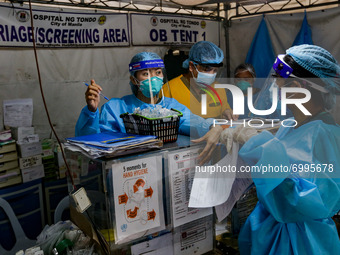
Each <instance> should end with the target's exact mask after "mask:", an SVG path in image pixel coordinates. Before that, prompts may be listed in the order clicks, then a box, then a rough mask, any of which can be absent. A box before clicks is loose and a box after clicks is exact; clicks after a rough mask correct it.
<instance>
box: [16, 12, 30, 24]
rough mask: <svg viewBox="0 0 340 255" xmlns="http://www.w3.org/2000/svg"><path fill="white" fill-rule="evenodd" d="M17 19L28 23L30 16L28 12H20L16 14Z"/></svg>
mask: <svg viewBox="0 0 340 255" xmlns="http://www.w3.org/2000/svg"><path fill="white" fill-rule="evenodd" d="M16 18H17V20H18V21H20V22H26V21H27V20H29V18H30V15H29V14H28V12H27V11H19V12H17V13H16Z"/></svg>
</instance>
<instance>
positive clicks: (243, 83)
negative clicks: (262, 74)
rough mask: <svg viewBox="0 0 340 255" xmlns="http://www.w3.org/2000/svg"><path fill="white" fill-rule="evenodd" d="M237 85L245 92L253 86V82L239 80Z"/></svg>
mask: <svg viewBox="0 0 340 255" xmlns="http://www.w3.org/2000/svg"><path fill="white" fill-rule="evenodd" d="M236 86H237V87H239V88H240V89H241V90H242V91H243V92H244V91H247V88H249V87H251V84H250V83H249V82H247V81H239V82H238V83H236Z"/></svg>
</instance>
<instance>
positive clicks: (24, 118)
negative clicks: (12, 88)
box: [3, 98, 33, 127]
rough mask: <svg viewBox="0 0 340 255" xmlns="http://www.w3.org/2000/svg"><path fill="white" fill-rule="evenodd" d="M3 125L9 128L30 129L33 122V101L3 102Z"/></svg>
mask: <svg viewBox="0 0 340 255" xmlns="http://www.w3.org/2000/svg"><path fill="white" fill-rule="evenodd" d="M3 111H4V125H5V126H9V127H31V126H32V120H33V99H32V98H26V99H13V100H4V101H3Z"/></svg>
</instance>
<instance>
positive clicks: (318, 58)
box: [286, 44, 340, 95]
mask: <svg viewBox="0 0 340 255" xmlns="http://www.w3.org/2000/svg"><path fill="white" fill-rule="evenodd" d="M286 53H287V54H288V55H290V56H292V58H293V59H294V60H295V62H296V63H298V64H299V65H300V66H301V67H303V68H304V69H306V70H308V71H309V72H311V73H312V74H314V75H316V76H317V77H319V78H321V79H322V81H323V82H324V83H325V89H326V90H328V91H329V92H330V93H333V94H337V95H340V79H339V78H340V66H339V64H338V62H337V61H336V60H335V58H334V57H333V56H332V55H331V54H330V53H329V52H328V51H327V50H325V49H323V48H321V47H319V46H315V45H309V44H302V45H298V46H294V47H291V48H289V49H288V50H287V51H286Z"/></svg>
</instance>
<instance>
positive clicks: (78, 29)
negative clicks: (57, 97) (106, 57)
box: [0, 4, 130, 47]
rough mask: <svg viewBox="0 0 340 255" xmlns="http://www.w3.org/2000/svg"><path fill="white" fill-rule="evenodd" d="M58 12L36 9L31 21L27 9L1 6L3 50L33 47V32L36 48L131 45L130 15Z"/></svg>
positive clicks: (0, 28)
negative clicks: (4, 48)
mask: <svg viewBox="0 0 340 255" xmlns="http://www.w3.org/2000/svg"><path fill="white" fill-rule="evenodd" d="M52 10H53V11H52ZM55 10H56V8H53V9H52V8H51V9H47V8H44V9H42V8H38V7H34V9H33V11H32V17H31V15H30V11H29V9H27V8H17V7H16V8H13V7H12V6H11V5H6V4H1V5H0V46H3V47H6V46H20V47H32V46H33V32H34V36H35V41H36V46H37V47H112V46H129V45H130V38H129V30H128V15H127V14H120V13H109V12H93V11H91V12H79V11H76V10H72V12H67V11H61V10H60V11H55ZM31 19H33V26H34V28H33V29H32V26H31Z"/></svg>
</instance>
